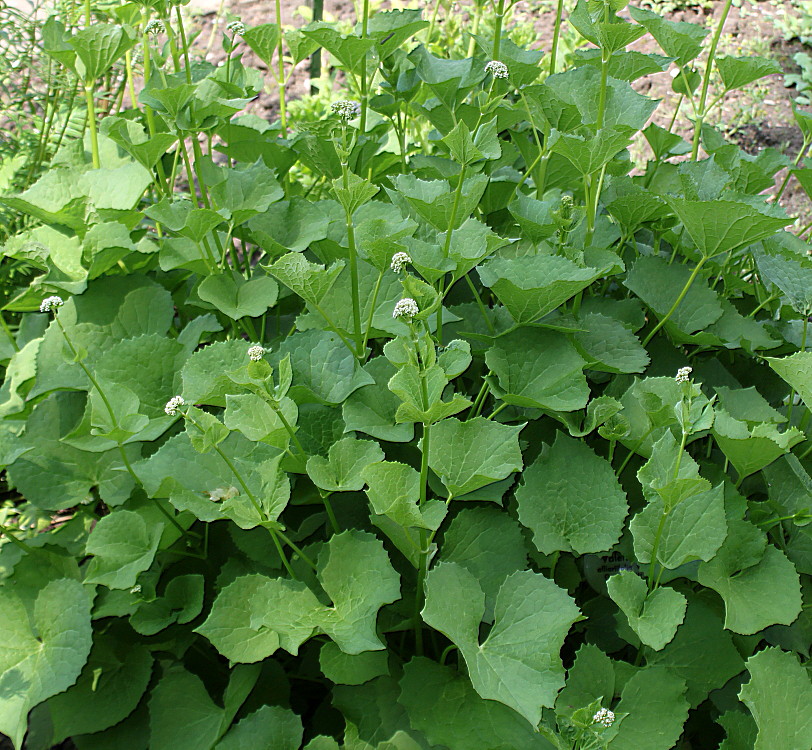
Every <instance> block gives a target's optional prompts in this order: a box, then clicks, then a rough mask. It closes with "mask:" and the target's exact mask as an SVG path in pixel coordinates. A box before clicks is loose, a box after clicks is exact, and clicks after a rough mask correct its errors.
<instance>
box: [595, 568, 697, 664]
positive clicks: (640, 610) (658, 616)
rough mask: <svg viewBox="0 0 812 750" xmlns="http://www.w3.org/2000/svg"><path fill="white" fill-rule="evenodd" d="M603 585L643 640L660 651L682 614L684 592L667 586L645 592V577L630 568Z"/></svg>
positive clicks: (682, 616)
mask: <svg viewBox="0 0 812 750" xmlns="http://www.w3.org/2000/svg"><path fill="white" fill-rule="evenodd" d="M606 586H607V588H608V590H609V596H610V597H612V601H614V602H615V604H617V605H618V607H620V609H621V611H622V612H623V614H624V615H626V619H627V620H628V621H629V625H630V626H631V629H632V630H633V631H634V632H635V633H636V634H637V637H638V638H640V641H641V642H642V643H644V644H645V645H646V646H651V648H653V649H654V650H655V651H660V650H661V649H662V648H663V647H664V646H665V645H666V644H667V643H669V642H670V641H671V639H672V638H673V637H674V634H675V633H676V632H677V628H678V627H679V626H680V624H681V623H682V620H683V618H684V617H685V608H686V606H687V601H686V599H685V596H684V595H683V594H681V593H679V591H675V590H674V589H672V588H668V587H667V586H664V587H662V588H658V589H654V591H651V592H649V593H647V592H646V583H645V581H644V580H643V579H642V578H640V576H638V575H637V574H636V573H633V572H631V571H629V570H626V571H623V572H622V573H619V574H618V575H614V576H612V577H611V578H610V579H609V580H608V581H607V582H606Z"/></svg>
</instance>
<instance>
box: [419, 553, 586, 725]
mask: <svg viewBox="0 0 812 750" xmlns="http://www.w3.org/2000/svg"><path fill="white" fill-rule="evenodd" d="M484 613H485V594H484V593H483V591H482V589H481V587H480V585H479V583H478V581H477V579H476V578H475V577H474V575H473V574H472V573H471V572H470V571H468V570H467V569H466V568H464V567H462V566H461V565H459V564H457V563H451V562H444V563H440V565H438V566H437V567H435V568H434V569H433V570H431V571H430V572H429V574H428V576H427V577H426V605H425V607H424V609H423V619H424V620H425V621H426V622H427V623H428V624H429V625H431V626H432V627H433V628H436V629H437V630H439V631H441V632H442V633H443V634H445V635H446V636H448V638H450V639H451V640H452V641H453V642H454V643H455V644H456V645H457V647H458V648H459V649H460V652H461V653H462V655H463V658H464V659H465V663H466V665H467V666H468V673H469V675H470V677H471V682H472V684H473V686H474V689H475V690H476V691H477V692H478V693H479V694H480V695H481V696H482V697H483V698H489V699H491V700H497V701H500V702H501V703H504V704H505V705H507V706H510V707H511V708H513V709H514V710H516V711H517V712H519V713H520V714H521V715H522V716H524V717H525V718H526V719H527V720H528V721H529V722H530V723H531V724H532V725H533V726H536V725H537V724H538V723H539V721H541V709H542V707H543V706H552V705H553V704H554V703H555V697H556V694H557V693H558V691H559V690H560V689H561V687H563V685H564V667H563V665H562V664H561V658H560V656H559V651H560V649H561V645H562V644H563V642H564V638H565V637H566V635H567V633H568V632H569V629H570V627H571V626H572V624H573V623H574V622H575V621H576V620H578V619H579V618H580V616H581V615H580V611H579V610H578V607H577V606H576V605H575V602H574V601H573V600H572V599H571V598H570V597H569V596H568V595H567V593H566V592H565V591H564V590H563V589H560V588H558V586H556V585H555V583H553V582H552V581H551V580H550V579H549V578H545V577H544V576H543V575H541V574H538V573H533V572H531V571H529V570H528V571H519V572H516V573H512V574H511V575H509V576H508V577H507V578H506V579H505V581H504V583H503V584H502V586H501V588H500V589H499V593H498V594H497V595H496V604H495V607H494V625H493V629H492V630H491V631H490V634H489V635H488V637H487V638H486V639H485V640H484V641H483V642H482V643H480V638H479V624H480V622H481V620H482V617H483V615H484Z"/></svg>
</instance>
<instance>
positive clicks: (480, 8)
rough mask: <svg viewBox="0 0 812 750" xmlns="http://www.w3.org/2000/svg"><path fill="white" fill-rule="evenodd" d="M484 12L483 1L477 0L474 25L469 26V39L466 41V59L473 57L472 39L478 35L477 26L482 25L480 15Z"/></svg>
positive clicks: (474, 48) (473, 40)
mask: <svg viewBox="0 0 812 750" xmlns="http://www.w3.org/2000/svg"><path fill="white" fill-rule="evenodd" d="M484 10H485V0H477V3H476V8H475V10H474V23H473V25H472V26H471V38H470V39H469V40H468V54H467V55H466V57H473V56H474V52H475V51H476V39H475V38H474V37H475V36H476V35H477V34H479V25H480V24H481V23H482V13H483V11H484Z"/></svg>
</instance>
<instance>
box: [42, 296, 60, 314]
mask: <svg viewBox="0 0 812 750" xmlns="http://www.w3.org/2000/svg"><path fill="white" fill-rule="evenodd" d="M64 304H65V302H64V301H63V300H62V297H57V296H56V295H53V296H52V297H46V298H45V299H44V300H42V303H41V304H40V306H39V311H40V312H51V310H55V309H56V308H57V307H62V305H64Z"/></svg>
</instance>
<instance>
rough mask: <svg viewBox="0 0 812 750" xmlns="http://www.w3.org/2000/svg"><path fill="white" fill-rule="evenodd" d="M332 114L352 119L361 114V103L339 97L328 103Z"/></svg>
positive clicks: (344, 118) (347, 119)
mask: <svg viewBox="0 0 812 750" xmlns="http://www.w3.org/2000/svg"><path fill="white" fill-rule="evenodd" d="M330 109H331V110H332V111H333V114H334V115H338V116H339V117H340V118H341V119H342V120H346V121H349V120H352V119H353V118H355V117H358V115H360V114H361V105H360V104H359V103H358V102H354V101H352V99H339V100H338V101H337V102H333V103H332V104H331V105H330Z"/></svg>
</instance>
